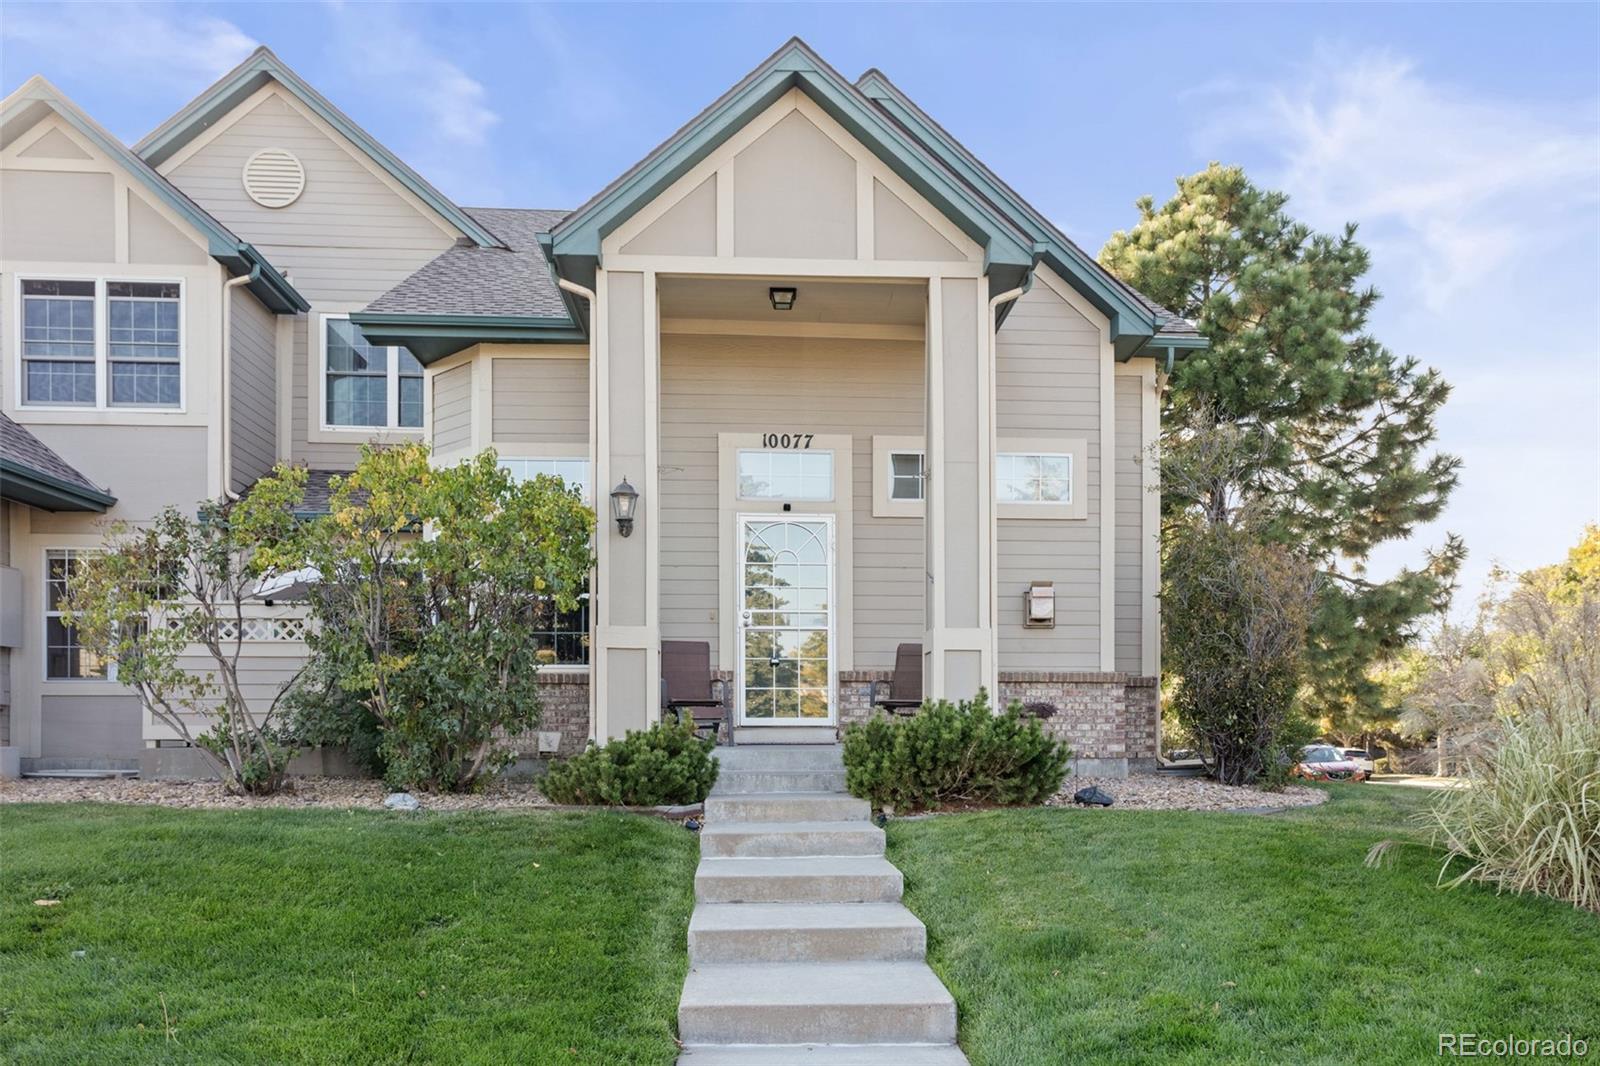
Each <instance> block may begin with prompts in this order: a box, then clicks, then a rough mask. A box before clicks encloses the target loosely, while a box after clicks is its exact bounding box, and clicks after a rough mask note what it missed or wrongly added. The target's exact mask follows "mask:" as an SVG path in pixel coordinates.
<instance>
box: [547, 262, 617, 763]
mask: <svg viewBox="0 0 1600 1066" xmlns="http://www.w3.org/2000/svg"><path fill="white" fill-rule="evenodd" d="M556 284H557V285H559V286H560V287H561V290H562V291H563V292H570V293H572V295H574V296H578V297H581V298H583V299H585V300H588V301H589V484H590V486H591V489H590V492H591V493H592V494H593V496H594V500H593V501H592V502H593V503H594V508H595V524H596V527H597V529H596V533H595V535H596V538H597V539H598V537H599V530H598V526H599V523H600V522H602V521H604V519H603V518H601V517H600V499H601V497H602V495H603V494H604V493H605V492H609V491H610V490H609V489H607V488H605V487H603V486H602V485H601V484H600V461H599V460H600V456H599V454H598V448H599V444H600V442H599V441H598V440H597V439H596V432H597V428H598V422H597V419H598V417H599V411H600V408H599V406H598V404H599V401H600V397H599V395H598V393H599V390H600V369H599V367H597V366H596V365H595V351H594V331H595V322H594V315H595V295H594V290H593V289H586V288H584V287H583V286H582V285H579V284H578V283H577V282H573V281H568V280H567V279H566V278H562V277H558V278H556ZM599 593H600V570H599V554H598V552H597V553H596V556H595V570H594V572H593V573H591V574H590V575H589V647H590V648H591V649H593V648H594V647H596V646H597V643H598V642H597V641H596V640H595V635H596V632H597V630H598V627H599V625H600V594H599ZM599 691H600V685H599V678H597V677H595V676H594V669H593V659H592V658H591V660H590V671H589V739H590V740H592V741H594V742H595V743H596V744H599V743H602V738H601V736H600V708H599V706H598V703H599V700H598V695H599Z"/></svg>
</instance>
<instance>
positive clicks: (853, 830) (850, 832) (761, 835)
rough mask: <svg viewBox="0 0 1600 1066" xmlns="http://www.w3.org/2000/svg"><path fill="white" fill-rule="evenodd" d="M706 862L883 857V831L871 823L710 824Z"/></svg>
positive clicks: (704, 841)
mask: <svg viewBox="0 0 1600 1066" xmlns="http://www.w3.org/2000/svg"><path fill="white" fill-rule="evenodd" d="M700 854H701V855H703V856H705V857H706V858H708V859H710V858H790V857H803V856H807V855H882V854H883V830H882V829H879V828H878V827H877V826H875V825H873V824H872V823H871V822H711V823H710V824H708V825H707V826H706V827H705V829H703V830H702V831H701V833H700Z"/></svg>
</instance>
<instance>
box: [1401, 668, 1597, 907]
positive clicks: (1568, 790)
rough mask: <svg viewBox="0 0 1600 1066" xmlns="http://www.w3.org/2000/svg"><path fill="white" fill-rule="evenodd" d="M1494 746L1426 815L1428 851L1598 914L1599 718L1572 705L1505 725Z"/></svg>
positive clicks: (1475, 876) (1474, 872) (1469, 873)
mask: <svg viewBox="0 0 1600 1066" xmlns="http://www.w3.org/2000/svg"><path fill="white" fill-rule="evenodd" d="M1501 728H1502V735H1501V738H1500V743H1499V744H1498V745H1496V746H1495V748H1494V749H1493V750H1492V751H1491V752H1490V753H1489V754H1486V755H1482V756H1479V757H1477V758H1474V759H1472V760H1471V761H1470V762H1469V763H1468V770H1467V775H1466V776H1467V787H1465V788H1460V789H1452V790H1450V791H1448V792H1446V793H1445V794H1444V796H1443V797H1442V798H1441V799H1440V800H1439V802H1438V803H1437V804H1436V805H1435V806H1434V807H1433V808H1432V809H1431V810H1430V811H1429V813H1428V819H1429V821H1430V822H1431V823H1432V825H1433V829H1434V841H1435V843H1441V844H1443V846H1444V848H1445V850H1446V851H1447V852H1448V853H1449V858H1448V859H1447V860H1446V862H1445V868H1444V870H1443V871H1441V872H1440V879H1441V880H1443V879H1444V877H1445V875H1446V873H1448V871H1449V870H1450V867H1451V864H1452V863H1454V862H1455V861H1456V860H1459V859H1464V860H1466V862H1467V863H1468V864H1469V865H1468V868H1467V870H1466V871H1465V872H1464V873H1461V874H1459V875H1457V876H1456V877H1454V878H1453V879H1452V880H1450V881H1449V882H1448V885H1449V886H1450V887H1454V886H1456V885H1458V884H1461V883H1462V882H1464V881H1485V882H1488V883H1490V884H1492V885H1494V886H1496V887H1497V888H1499V889H1503V890H1505V889H1508V890H1510V891H1512V892H1519V893H1520V892H1539V893H1542V894H1544V895H1547V896H1554V897H1555V898H1557V899H1560V900H1565V901H1566V902H1568V903H1571V904H1572V905H1573V906H1574V907H1581V908H1584V909H1586V910H1591V911H1595V912H1597V913H1600V714H1596V713H1595V710H1594V709H1593V708H1592V707H1586V706H1584V705H1583V704H1582V703H1580V702H1578V701H1577V700H1563V701H1561V702H1560V703H1557V704H1555V705H1553V706H1552V707H1550V708H1548V709H1546V710H1542V711H1533V712H1529V713H1525V714H1523V715H1522V716H1520V717H1518V718H1506V719H1504V722H1503V725H1502V727H1501Z"/></svg>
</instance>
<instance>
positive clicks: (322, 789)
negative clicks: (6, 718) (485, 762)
mask: <svg viewBox="0 0 1600 1066" xmlns="http://www.w3.org/2000/svg"><path fill="white" fill-rule="evenodd" d="M290 785H291V787H290V788H289V789H287V790H285V791H284V792H282V793H279V794H278V795H275V796H263V797H259V798H258V797H254V796H230V795H229V794H228V793H227V792H225V791H223V788H222V785H221V784H219V783H217V782H215V781H140V780H137V779H135V780H127V779H123V780H111V779H97V780H65V779H59V778H57V779H48V778H24V779H23V780H21V781H0V804H5V803H130V804H145V805H149V806H157V807H185V808H190V809H227V810H244V809H258V808H263V807H292V808H307V807H324V808H332V809H335V810H382V809H383V798H384V797H385V796H387V795H389V793H390V791H391V790H390V789H388V788H386V787H384V785H383V783H382V782H381V781H359V780H350V779H345V778H331V777H296V778H293V779H291V782H290ZM417 799H418V800H419V801H420V802H421V804H422V809H423V810H428V811H498V810H515V809H522V808H529V807H549V806H550V801H549V800H547V799H545V798H544V796H543V795H541V794H540V792H539V790H538V789H537V788H535V787H534V786H533V785H532V784H531V783H526V782H517V781H512V782H498V783H496V784H495V785H494V786H492V787H491V788H489V789H488V790H486V791H484V792H481V793H475V794H472V795H460V796H458V795H439V796H431V795H427V794H421V795H418V797H417Z"/></svg>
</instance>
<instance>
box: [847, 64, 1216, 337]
mask: <svg viewBox="0 0 1600 1066" xmlns="http://www.w3.org/2000/svg"><path fill="white" fill-rule="evenodd" d="M856 85H857V86H858V87H859V88H860V90H861V92H862V93H863V94H865V95H866V96H867V97H869V98H871V99H872V101H873V102H874V104H875V105H876V106H877V107H878V108H880V109H881V110H882V111H883V113H884V114H885V115H887V116H889V118H890V119H891V120H892V121H894V122H895V123H896V125H898V126H899V127H900V128H901V129H903V130H904V131H905V132H906V134H907V135H908V136H910V137H913V138H915V139H916V140H917V142H918V143H919V144H921V145H923V146H924V147H925V148H927V149H928V151H929V152H931V153H932V154H933V155H935V156H936V157H937V158H938V159H939V160H940V162H941V163H943V164H944V165H945V166H946V167H947V168H948V169H949V170H950V172H951V173H952V174H953V175H955V176H956V178H957V179H958V180H960V181H961V182H962V183H964V184H965V185H967V186H968V187H969V188H971V189H972V190H973V191H974V193H975V194H976V195H978V196H981V197H983V198H984V199H985V200H986V201H988V202H990V203H992V204H995V205H996V206H997V208H999V209H1000V210H1003V211H1005V212H1006V214H1007V215H1008V217H1010V218H1012V219H1013V220H1014V221H1015V222H1016V224H1017V225H1018V226H1019V227H1020V228H1022V229H1023V230H1024V231H1025V232H1026V233H1027V234H1028V236H1029V238H1030V239H1031V240H1033V241H1035V242H1037V244H1038V245H1039V246H1040V247H1041V249H1042V251H1043V258H1044V260H1045V262H1047V263H1049V265H1050V267H1051V269H1053V270H1054V271H1055V272H1056V273H1057V274H1060V275H1061V277H1062V278H1063V279H1064V280H1065V281H1066V282H1067V283H1068V284H1069V285H1071V286H1072V287H1073V288H1075V289H1077V290H1078V292H1080V293H1081V294H1082V295H1083V296H1084V298H1085V299H1087V300H1088V301H1089V302H1090V303H1092V304H1094V305H1095V307H1097V308H1099V310H1100V311H1101V312H1102V313H1104V314H1105V315H1106V316H1107V317H1108V318H1110V319H1111V335H1112V339H1113V340H1114V341H1116V342H1117V354H1118V355H1119V356H1120V357H1122V358H1127V357H1128V356H1129V355H1131V354H1132V353H1133V352H1134V351H1135V350H1137V349H1138V348H1140V347H1143V346H1145V345H1146V344H1150V345H1152V346H1154V347H1157V348H1160V347H1168V346H1170V347H1174V348H1200V347H1205V346H1206V341H1205V339H1204V338H1203V337H1201V336H1200V334H1199V331H1198V330H1196V329H1195V327H1194V324H1193V323H1191V322H1189V321H1188V320H1187V319H1184V318H1181V317H1179V316H1178V315H1175V314H1173V313H1172V312H1171V311H1168V310H1166V309H1165V308H1163V307H1161V306H1159V305H1158V304H1156V303H1155V302H1153V301H1152V300H1150V299H1149V298H1148V297H1146V296H1145V295H1144V294H1143V293H1141V292H1139V291H1138V290H1137V289H1135V288H1134V287H1133V286H1131V285H1129V284H1128V283H1127V282H1125V281H1123V280H1122V279H1121V278H1119V277H1117V276H1116V275H1115V274H1113V273H1111V272H1110V271H1109V270H1107V269H1105V267H1103V266H1101V265H1100V263H1099V262H1098V261H1097V260H1096V259H1095V258H1094V257H1093V256H1091V255H1089V254H1088V253H1087V252H1085V251H1084V250H1083V249H1082V248H1080V247H1079V246H1078V245H1077V243H1076V242H1074V241H1073V240H1072V239H1071V238H1070V237H1068V236H1067V235H1066V234H1065V233H1062V232H1061V230H1060V229H1058V228H1056V226H1055V225H1054V224H1053V223H1052V222H1051V221H1050V220H1049V219H1047V218H1045V217H1044V215H1043V214H1041V213H1040V212H1039V211H1038V210H1037V209H1035V208H1034V207H1033V205H1032V204H1030V203H1028V202H1027V201H1026V200H1024V199H1023V198H1022V197H1021V196H1020V195H1018V194H1017V192H1016V191H1015V190H1014V189H1012V188H1011V186H1009V185H1007V184H1006V183H1005V182H1004V181H1002V180H1001V179H1000V177H999V176H998V175H997V174H995V172H994V171H992V170H990V169H989V168H988V167H987V166H985V165H984V164H983V162H982V161H981V160H980V159H978V157H977V156H975V155H973V154H972V153H971V152H970V151H968V150H967V148H966V146H964V145H963V144H962V143H961V142H960V141H958V140H956V139H955V137H953V136H951V134H950V133H949V132H948V131H947V130H945V128H944V127H943V126H940V125H939V123H938V122H936V121H934V119H933V117H932V116H930V115H929V114H928V113H927V112H926V111H923V110H922V109H921V108H920V107H918V106H917V105H916V104H915V103H914V102H913V101H912V100H911V98H910V97H909V96H907V95H906V94H905V93H903V92H901V91H900V89H899V88H898V87H897V86H896V85H895V84H894V83H893V82H891V81H890V80H889V79H888V77H887V76H886V75H884V74H883V72H882V71H879V70H877V69H873V70H869V71H867V72H866V73H865V74H863V75H862V76H861V78H860V80H859V81H858V82H857V83H856Z"/></svg>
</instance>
